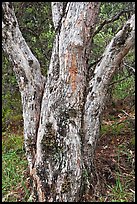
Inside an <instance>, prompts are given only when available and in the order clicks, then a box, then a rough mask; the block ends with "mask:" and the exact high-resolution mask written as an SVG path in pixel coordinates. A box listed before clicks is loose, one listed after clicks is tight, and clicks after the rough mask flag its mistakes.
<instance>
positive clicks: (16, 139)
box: [2, 133, 29, 202]
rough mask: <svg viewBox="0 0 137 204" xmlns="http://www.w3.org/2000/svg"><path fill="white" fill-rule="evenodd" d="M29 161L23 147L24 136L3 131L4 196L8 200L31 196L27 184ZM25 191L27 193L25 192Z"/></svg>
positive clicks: (25, 198)
mask: <svg viewBox="0 0 137 204" xmlns="http://www.w3.org/2000/svg"><path fill="white" fill-rule="evenodd" d="M26 169H27V161H26V158H25V151H24V148H23V137H22V136H21V135H16V134H7V133H3V137H2V197H3V201H4V202H6V201H8V202H17V201H20V197H21V194H22V196H23V201H26V200H27V199H28V196H29V190H28V189H27V188H26V185H25V180H26V178H25V172H26ZM24 192H25V194H24Z"/></svg>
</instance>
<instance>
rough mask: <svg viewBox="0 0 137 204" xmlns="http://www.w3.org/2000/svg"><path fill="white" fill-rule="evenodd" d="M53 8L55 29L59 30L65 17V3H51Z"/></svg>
mask: <svg viewBox="0 0 137 204" xmlns="http://www.w3.org/2000/svg"><path fill="white" fill-rule="evenodd" d="M51 8H52V19H53V24H54V28H55V30H57V28H58V27H59V24H60V21H61V19H62V16H63V2H51Z"/></svg>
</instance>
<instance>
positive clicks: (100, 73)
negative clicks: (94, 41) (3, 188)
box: [2, 2, 135, 202]
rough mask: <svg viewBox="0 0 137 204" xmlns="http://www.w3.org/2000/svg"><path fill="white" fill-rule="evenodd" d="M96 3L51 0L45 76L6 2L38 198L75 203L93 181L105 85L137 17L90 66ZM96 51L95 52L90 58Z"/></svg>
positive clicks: (8, 39) (6, 26)
mask: <svg viewBox="0 0 137 204" xmlns="http://www.w3.org/2000/svg"><path fill="white" fill-rule="evenodd" d="M98 9H99V3H98V2H68V3H67V5H66V7H65V8H64V5H63V2H53V3H52V15H53V23H54V26H55V30H56V36H55V41H54V44H53V50H52V56H51V62H50V66H49V71H48V76H47V80H46V81H45V78H44V77H43V76H42V75H41V72H40V65H39V63H38V60H37V59H36V58H35V57H34V55H33V54H32V52H31V51H30V49H29V48H28V46H27V44H26V42H25V40H24V38H23V37H22V34H21V32H20V30H19V26H18V23H17V20H16V17H15V14H14V10H13V8H12V5H11V4H10V3H7V2H6V3H5V2H4V3H3V24H2V28H3V33H2V34H3V49H4V50H5V51H6V52H7V53H8V55H9V57H10V59H11V61H12V62H13V64H14V71H15V74H16V78H17V81H18V84H19V87H20V92H21V97H22V105H23V117H24V137H25V147H26V153H27V154H26V155H27V159H28V162H29V167H30V174H31V175H32V177H33V187H34V195H35V197H36V200H38V201H41V202H44V201H47V202H57V201H61V202H62V201H64V202H68V201H70V202H73V201H75V202H78V201H82V200H84V197H83V196H84V195H85V194H86V193H89V191H90V190H91V186H92V182H93V173H94V165H93V158H94V150H95V146H96V142H97V138H98V136H99V130H100V115H101V112H102V109H103V107H104V104H105V99H106V93H107V87H108V84H109V82H110V80H111V77H112V76H113V74H114V72H115V70H116V68H117V67H118V66H119V63H120V61H121V60H122V58H123V57H124V56H125V55H126V54H127V53H128V51H129V50H130V48H131V47H132V46H133V44H134V37H135V26H134V15H133V16H132V18H131V19H130V20H129V21H128V22H127V23H126V24H125V26H124V27H123V29H122V30H120V31H119V32H118V33H117V35H116V36H115V37H114V38H113V39H112V41H111V42H110V44H109V45H108V46H107V48H106V50H105V52H104V54H103V55H102V58H101V60H100V62H99V63H98V64H97V66H96V68H95V70H92V69H89V66H88V63H87V61H88V59H89V56H90V49H91V45H90V42H91V38H92V36H93V34H94V28H95V25H96V19H97V16H98ZM91 57H92V56H91Z"/></svg>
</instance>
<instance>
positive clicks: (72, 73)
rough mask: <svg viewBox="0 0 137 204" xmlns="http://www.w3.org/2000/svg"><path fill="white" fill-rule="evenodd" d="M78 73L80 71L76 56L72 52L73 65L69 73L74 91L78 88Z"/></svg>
mask: <svg viewBox="0 0 137 204" xmlns="http://www.w3.org/2000/svg"><path fill="white" fill-rule="evenodd" d="M77 73H78V70H77V63H76V56H75V55H74V54H72V59H71V67H70V68H69V74H70V84H71V87H72V91H73V92H74V91H75V90H76V88H77V85H76V76H77Z"/></svg>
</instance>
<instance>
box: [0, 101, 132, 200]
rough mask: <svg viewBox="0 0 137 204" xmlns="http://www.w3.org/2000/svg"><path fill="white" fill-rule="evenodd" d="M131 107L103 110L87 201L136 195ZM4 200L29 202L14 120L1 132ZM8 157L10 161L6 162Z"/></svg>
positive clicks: (22, 153)
mask: <svg viewBox="0 0 137 204" xmlns="http://www.w3.org/2000/svg"><path fill="white" fill-rule="evenodd" d="M133 118H134V111H131V110H129V109H128V108H126V109H125V107H123V106H122V107H121V106H120V105H119V104H118V105H115V107H113V108H112V106H110V107H108V108H107V110H106V111H104V114H103V118H102V126H101V135H100V138H99V140H98V143H97V147H96V151H95V166H96V171H97V174H98V180H99V183H98V186H97V190H96V193H95V194H94V196H93V195H92V196H89V198H88V199H89V201H90V202H93V201H94V202H132V201H134V196H135V171H134V170H135V132H134V123H133V121H134V120H132V119H133ZM2 144H3V145H2V148H3V149H2V151H3V157H2V160H3V161H2V163H3V165H2V172H3V174H2V193H3V200H2V201H3V202H31V200H28V199H29V196H30V191H29V188H30V184H29V176H28V169H27V161H26V158H25V151H24V148H23V131H22V128H20V129H19V126H18V125H17V124H14V125H12V126H11V127H10V130H9V131H8V132H5V133H3V140H2ZM9 161H10V162H9Z"/></svg>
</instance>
